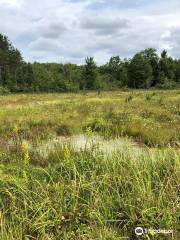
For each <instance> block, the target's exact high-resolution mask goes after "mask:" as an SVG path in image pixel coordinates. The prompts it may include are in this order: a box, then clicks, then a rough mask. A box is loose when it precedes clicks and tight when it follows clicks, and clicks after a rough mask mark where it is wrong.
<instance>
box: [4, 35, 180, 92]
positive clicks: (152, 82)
mask: <svg viewBox="0 0 180 240" xmlns="http://www.w3.org/2000/svg"><path fill="white" fill-rule="evenodd" d="M179 86H180V60H179V59H173V58H172V57H170V56H168V54H167V51H166V50H164V51H163V52H162V53H161V55H160V56H159V55H158V53H157V50H156V49H154V48H148V49H145V50H143V51H141V52H138V53H137V54H135V55H134V56H133V58H132V59H123V60H122V59H121V58H120V57H119V56H114V57H111V58H110V60H109V61H108V62H107V63H106V64H104V65H101V66H98V65H97V64H96V62H95V60H94V58H93V57H87V58H86V59H85V64H84V65H81V66H79V65H76V64H71V63H66V64H58V63H38V62H34V63H27V62H25V61H24V60H23V58H22V55H21V53H20V51H19V50H18V49H16V48H14V47H13V46H12V44H11V43H10V41H9V40H8V38H7V37H6V36H4V35H2V34H0V91H1V92H67V91H78V90H98V91H100V90H114V89H119V88H134V89H141V88H142V89H149V88H152V87H156V88H177V87H179Z"/></svg>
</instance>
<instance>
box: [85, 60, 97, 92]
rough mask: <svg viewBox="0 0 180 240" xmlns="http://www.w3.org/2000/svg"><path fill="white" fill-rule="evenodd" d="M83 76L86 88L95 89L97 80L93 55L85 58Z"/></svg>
mask: <svg viewBox="0 0 180 240" xmlns="http://www.w3.org/2000/svg"><path fill="white" fill-rule="evenodd" d="M85 62H86V64H85V68H84V73H83V78H84V81H85V88H86V89H95V86H96V80H97V66H96V63H95V61H94V58H93V57H87V58H86V60H85Z"/></svg>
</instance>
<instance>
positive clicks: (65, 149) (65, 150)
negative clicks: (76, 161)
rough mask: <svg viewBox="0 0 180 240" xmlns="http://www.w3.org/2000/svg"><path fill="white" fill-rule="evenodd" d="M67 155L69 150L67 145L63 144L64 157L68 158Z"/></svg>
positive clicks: (68, 155)
mask: <svg viewBox="0 0 180 240" xmlns="http://www.w3.org/2000/svg"><path fill="white" fill-rule="evenodd" d="M69 157H70V150H69V147H68V145H67V144H65V146H64V158H65V159H69Z"/></svg>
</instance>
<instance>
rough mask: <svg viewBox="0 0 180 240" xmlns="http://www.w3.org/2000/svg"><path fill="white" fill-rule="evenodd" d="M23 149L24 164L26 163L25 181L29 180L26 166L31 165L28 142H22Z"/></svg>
mask: <svg viewBox="0 0 180 240" xmlns="http://www.w3.org/2000/svg"><path fill="white" fill-rule="evenodd" d="M21 150H22V153H23V164H24V170H23V179H24V180H25V182H28V175H27V172H26V167H27V166H29V161H30V156H29V151H28V146H27V144H26V143H22V144H21Z"/></svg>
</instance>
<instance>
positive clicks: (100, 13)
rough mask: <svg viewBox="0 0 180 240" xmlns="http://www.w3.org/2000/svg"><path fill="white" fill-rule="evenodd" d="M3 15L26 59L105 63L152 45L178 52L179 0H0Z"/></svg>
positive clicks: (2, 28) (4, 28) (3, 29)
mask: <svg viewBox="0 0 180 240" xmlns="http://www.w3.org/2000/svg"><path fill="white" fill-rule="evenodd" d="M0 19H1V21H0V33H2V34H5V35H7V36H8V37H9V39H10V41H11V42H12V44H13V45H14V46H15V47H16V48H18V49H19V50H20V51H21V53H22V55H23V58H24V60H25V61H28V62H34V61H38V62H58V63H61V62H63V63H68V62H72V63H77V64H82V63H83V62H84V59H85V57H86V56H94V58H95V60H96V62H97V63H98V64H104V63H106V62H107V61H108V60H109V58H110V57H111V56H117V55H119V56H120V57H121V58H122V59H123V58H130V57H132V56H133V54H135V53H136V52H138V51H141V50H143V49H145V48H149V47H152V48H156V49H157V50H158V52H161V51H162V50H163V49H166V50H168V53H169V54H170V55H171V56H173V57H175V58H180V0H170V1H169V0H168V1H167V0H0Z"/></svg>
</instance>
